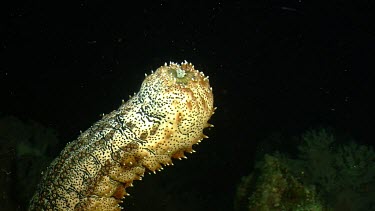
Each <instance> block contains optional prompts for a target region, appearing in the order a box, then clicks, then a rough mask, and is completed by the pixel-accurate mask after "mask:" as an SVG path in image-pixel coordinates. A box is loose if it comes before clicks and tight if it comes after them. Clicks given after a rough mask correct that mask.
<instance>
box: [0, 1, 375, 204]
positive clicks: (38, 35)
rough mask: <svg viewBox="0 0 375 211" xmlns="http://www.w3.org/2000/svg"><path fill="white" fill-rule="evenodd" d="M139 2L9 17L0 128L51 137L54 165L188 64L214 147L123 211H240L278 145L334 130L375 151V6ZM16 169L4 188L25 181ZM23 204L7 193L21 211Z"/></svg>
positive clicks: (8, 151) (9, 156) (7, 152)
mask: <svg viewBox="0 0 375 211" xmlns="http://www.w3.org/2000/svg"><path fill="white" fill-rule="evenodd" d="M133 3H134V4H135V5H131V4H130V2H129V3H125V2H123V3H118V4H114V3H110V2H91V1H76V2H74V3H69V2H60V3H57V2H55V1H38V2H36V1H24V2H18V3H12V5H8V6H6V7H3V8H2V9H1V10H4V11H3V12H2V17H3V18H2V22H3V21H5V22H3V23H2V26H1V30H2V33H1V34H2V36H3V38H2V39H1V40H0V52H1V67H0V68H1V69H0V97H1V98H0V117H1V118H3V117H7V116H10V115H11V116H14V117H16V118H18V119H20V120H21V121H23V122H28V121H30V120H33V121H36V122H38V123H40V124H41V125H43V126H45V127H48V128H52V129H54V130H55V131H56V132H57V134H58V135H57V137H58V139H59V142H58V143H54V144H53V146H49V147H48V152H46V153H47V154H48V156H50V157H55V156H56V155H57V154H58V153H59V152H60V151H61V149H62V148H63V147H64V146H65V144H66V143H67V142H68V141H71V140H74V139H75V138H76V137H77V136H78V134H79V131H80V130H85V129H87V128H88V127H90V125H91V124H92V123H94V122H95V121H97V120H99V119H100V114H101V113H109V112H110V111H112V110H114V109H117V108H118V106H119V105H120V103H121V99H128V95H129V94H132V93H133V92H137V91H138V90H139V87H140V83H141V82H142V80H143V78H144V73H145V72H147V73H148V72H150V71H151V70H155V69H156V68H158V67H159V66H160V65H162V64H164V62H169V61H174V62H182V61H184V60H187V61H188V62H192V63H193V64H194V65H195V67H196V68H197V69H199V70H201V71H203V72H204V73H205V74H206V75H209V76H210V82H211V85H212V87H213V90H214V95H215V106H217V107H218V109H217V112H216V114H215V115H214V116H213V118H212V120H211V123H213V124H214V125H215V128H214V129H212V130H209V131H206V134H207V135H208V136H210V139H208V140H206V141H204V142H203V143H202V144H200V145H199V146H197V147H195V150H196V151H197V152H198V153H196V154H193V155H190V156H189V159H188V160H184V161H176V162H175V166H174V167H169V168H165V169H166V170H165V171H163V172H161V173H160V174H157V175H152V176H146V177H145V178H144V181H143V182H136V183H135V188H133V189H131V190H130V193H131V194H132V196H131V197H130V198H128V199H126V200H125V201H126V202H125V204H124V206H125V207H127V209H126V210H150V209H151V208H152V207H153V208H154V209H155V210H176V209H177V208H178V209H179V210H232V209H233V199H234V195H235V191H236V185H237V184H238V183H239V181H240V178H241V177H242V176H244V175H247V174H249V173H250V172H251V171H252V164H253V163H254V161H255V159H256V153H257V152H259V151H260V150H261V149H259V147H258V148H257V146H258V144H259V143H261V142H262V141H263V142H264V140H268V137H270V135H271V134H281V135H282V136H285V137H293V136H299V135H300V134H301V133H303V132H304V131H306V130H308V129H311V128H317V127H329V128H331V129H333V130H335V131H337V133H339V134H343V135H345V136H349V137H351V138H353V139H354V140H356V141H357V143H360V144H365V145H373V144H374V141H373V139H374V138H373V128H374V109H373V108H374V103H373V98H374V91H373V89H374V85H373V84H374V80H373V79H374V77H373V76H374V70H375V69H374V67H375V65H374V62H375V60H374V55H375V25H374V24H373V22H371V21H370V20H372V19H373V18H375V17H374V16H375V15H374V14H375V13H374V12H375V10H374V9H375V7H374V4H373V3H371V1H343V2H336V3H329V2H328V1H318V2H317V1H313V3H312V2H311V1H304V0H300V1H272V0H271V1H230V2H222V1H200V2H198V1H197V2H195V3H194V2H191V3H188V2H186V1H149V2H147V1H142V2H139V3H135V2H133ZM1 144H2V145H3V147H2V151H3V152H2V155H1V158H2V160H5V161H12V162H14V161H16V160H17V159H18V158H15V155H14V153H12V152H13V151H12V150H14V149H15V146H12V144H9V143H1ZM268 144H270V145H275V146H277V147H280V148H279V150H281V151H282V150H285V149H288V148H293V147H295V146H293V142H287V141H286V142H282V143H281V139H279V140H277V141H276V142H275V143H272V142H271V143H268ZM8 145H11V146H9V147H5V146H8ZM5 161H4V162H5ZM8 167H9V166H8ZM8 167H6V165H5V167H3V168H2V172H3V175H2V178H3V179H4V178H5V179H7V178H8V177H9V176H6V175H8V173H9V174H10V175H12V174H13V175H14V174H15V172H14V169H13V170H12V168H11V167H9V168H10V169H7V168H8ZM12 178H13V180H12V184H14V183H18V182H19V181H20V180H29V178H17V179H14V177H12ZM8 179H9V178H8ZM4 183H5V184H6V182H4ZM17 191H19V190H17ZM17 191H15V190H14V189H11V188H10V189H9V188H8V189H7V190H4V191H2V193H3V194H4V197H5V195H7V197H10V198H9V199H7V200H9V201H12V203H14V204H19V205H20V206H18V205H15V207H22V206H23V204H22V203H23V202H22V201H20V200H18V199H17ZM10 192H11V193H10ZM166 196H168V197H166ZM13 208H14V207H13ZM13 208H12V209H13ZM9 209H10V208H9ZM19 209H21V210H22V209H23V208H19Z"/></svg>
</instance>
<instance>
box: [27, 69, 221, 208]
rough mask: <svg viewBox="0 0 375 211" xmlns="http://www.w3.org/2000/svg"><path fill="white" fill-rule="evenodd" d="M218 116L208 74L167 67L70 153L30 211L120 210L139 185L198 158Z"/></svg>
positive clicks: (51, 170)
mask: <svg viewBox="0 0 375 211" xmlns="http://www.w3.org/2000/svg"><path fill="white" fill-rule="evenodd" d="M213 113H214V108H213V94H212V89H211V87H210V85H209V82H208V78H207V77H205V76H204V75H203V73H200V72H198V71H197V70H195V69H194V66H192V65H191V64H188V63H186V62H185V63H182V64H180V65H179V64H175V63H171V64H170V65H164V66H162V67H160V68H159V69H157V71H156V72H155V73H153V74H151V75H149V76H147V77H146V79H145V80H144V82H143V83H142V87H141V89H140V91H139V92H138V93H137V94H135V95H134V96H133V97H132V98H131V99H130V100H129V101H128V102H126V103H123V104H122V105H121V106H120V108H119V109H118V110H115V111H112V112H111V113H109V114H107V115H104V116H103V118H102V119H101V120H100V121H98V122H96V123H95V124H94V125H93V126H92V127H90V128H89V129H88V130H86V131H85V132H83V133H82V134H81V135H80V136H79V137H78V138H77V140H75V141H73V142H71V143H69V144H68V145H67V146H66V147H65V149H64V150H63V151H62V152H61V154H60V155H59V156H58V157H57V158H56V159H55V160H54V161H53V162H52V164H51V165H50V166H49V167H48V169H47V170H46V171H45V172H44V174H43V178H42V181H41V183H40V185H39V187H38V190H37V192H36V193H35V195H34V196H33V198H32V200H31V204H30V207H29V210H120V209H121V207H120V206H119V204H120V203H121V202H122V199H123V198H124V196H126V195H127V193H126V190H125V189H126V187H129V186H132V183H133V180H140V179H141V178H142V177H143V175H144V173H145V172H147V171H151V172H155V171H156V170H161V169H162V166H163V165H169V164H172V158H183V157H185V155H184V152H193V149H192V145H194V144H197V143H198V142H200V141H201V140H202V139H203V138H205V137H206V136H205V135H204V134H203V129H204V128H206V127H209V126H211V125H210V124H208V123H207V121H208V120H209V118H210V117H211V115H212V114H213Z"/></svg>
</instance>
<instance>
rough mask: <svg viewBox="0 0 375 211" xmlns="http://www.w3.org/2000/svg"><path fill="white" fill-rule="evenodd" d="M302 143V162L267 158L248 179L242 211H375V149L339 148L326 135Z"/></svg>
mask: <svg viewBox="0 0 375 211" xmlns="http://www.w3.org/2000/svg"><path fill="white" fill-rule="evenodd" d="M300 140H301V141H300V144H299V146H298V147H297V152H298V153H297V155H296V156H292V155H288V154H286V153H284V154H283V153H280V152H274V153H271V154H265V155H264V156H263V158H262V160H260V161H258V162H257V163H256V165H255V168H254V171H253V172H252V173H251V174H250V175H248V176H245V177H243V178H242V180H241V182H240V184H239V186H238V188H237V195H236V198H235V209H236V210H250V211H252V210H304V211H310V210H311V211H315V210H316V211H319V210H347V211H352V210H353V211H354V210H375V152H374V150H373V148H372V147H369V146H365V145H359V144H357V143H355V142H349V143H341V142H338V141H336V137H335V136H334V134H333V133H331V132H328V131H327V130H325V129H319V130H310V131H307V132H305V133H304V134H303V135H302V136H301V138H300ZM339 143H340V144H339Z"/></svg>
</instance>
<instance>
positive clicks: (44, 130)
mask: <svg viewBox="0 0 375 211" xmlns="http://www.w3.org/2000/svg"><path fill="white" fill-rule="evenodd" d="M0 143H1V144H0V158H1V162H0V169H1V173H0V190H1V197H0V204H1V210H25V209H26V206H27V204H28V202H29V200H30V198H31V196H32V194H33V192H34V191H35V188H36V186H37V183H38V181H39V180H40V177H41V173H40V172H41V171H42V170H43V169H45V168H46V166H47V165H48V164H49V163H50V162H51V160H52V157H51V156H50V155H51V154H54V153H56V152H55V151H54V149H53V148H54V147H55V146H56V144H57V143H58V138H57V133H56V131H55V130H53V129H51V128H48V127H45V126H43V125H41V124H40V123H38V122H35V121H32V120H28V121H23V120H20V119H18V118H16V117H13V116H3V117H1V118H0Z"/></svg>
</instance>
